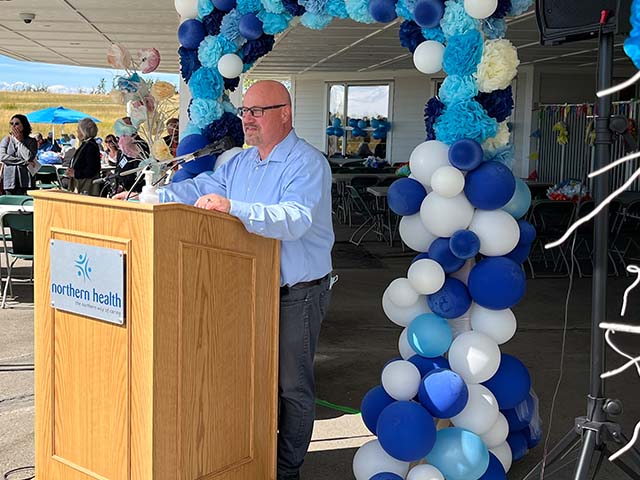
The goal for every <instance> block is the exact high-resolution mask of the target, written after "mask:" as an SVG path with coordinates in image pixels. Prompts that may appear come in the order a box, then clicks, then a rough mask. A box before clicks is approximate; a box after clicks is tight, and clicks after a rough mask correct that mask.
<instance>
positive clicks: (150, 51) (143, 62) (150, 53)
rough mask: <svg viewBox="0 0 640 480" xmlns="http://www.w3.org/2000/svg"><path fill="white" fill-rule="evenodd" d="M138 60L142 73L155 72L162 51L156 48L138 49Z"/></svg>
mask: <svg viewBox="0 0 640 480" xmlns="http://www.w3.org/2000/svg"><path fill="white" fill-rule="evenodd" d="M138 61H139V62H140V70H141V71H142V73H151V72H155V71H156V69H157V68H158V65H160V53H159V52H158V50H156V49H155V48H141V49H140V50H138Z"/></svg>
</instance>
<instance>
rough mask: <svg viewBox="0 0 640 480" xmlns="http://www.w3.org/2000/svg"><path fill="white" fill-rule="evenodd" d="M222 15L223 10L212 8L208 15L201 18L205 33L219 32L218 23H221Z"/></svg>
mask: <svg viewBox="0 0 640 480" xmlns="http://www.w3.org/2000/svg"><path fill="white" fill-rule="evenodd" d="M224 16H225V12H223V11H222V10H218V9H217V8H214V9H213V10H212V11H211V13H209V15H206V16H205V17H203V18H202V25H204V29H205V30H206V31H207V35H218V34H219V33H220V25H222V19H223V18H224Z"/></svg>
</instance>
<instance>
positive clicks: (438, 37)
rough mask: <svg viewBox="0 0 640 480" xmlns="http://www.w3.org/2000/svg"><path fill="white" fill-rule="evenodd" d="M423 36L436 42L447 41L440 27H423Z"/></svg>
mask: <svg viewBox="0 0 640 480" xmlns="http://www.w3.org/2000/svg"><path fill="white" fill-rule="evenodd" d="M422 36H423V37H424V39H425V40H433V41H434V42H440V43H445V42H446V41H447V40H446V38H445V36H444V32H443V31H442V28H440V27H434V28H423V29H422Z"/></svg>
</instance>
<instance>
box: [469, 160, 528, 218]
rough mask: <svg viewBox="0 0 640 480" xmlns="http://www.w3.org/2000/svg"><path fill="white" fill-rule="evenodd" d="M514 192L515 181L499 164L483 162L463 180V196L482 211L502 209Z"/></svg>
mask: <svg viewBox="0 0 640 480" xmlns="http://www.w3.org/2000/svg"><path fill="white" fill-rule="evenodd" d="M515 190H516V179H515V177H514V176H513V173H511V170H509V168H508V167H507V166H506V165H504V164H502V163H500V162H494V161H490V162H484V163H483V164H482V165H480V166H479V167H478V168H476V169H475V170H472V171H471V172H469V173H468V174H467V176H466V178H465V180H464V194H465V195H466V197H467V199H468V200H469V202H471V204H472V205H473V206H474V207H476V208H480V209H482V210H496V209H498V208H502V207H504V206H505V205H506V204H507V203H508V202H509V200H511V197H513V192H515Z"/></svg>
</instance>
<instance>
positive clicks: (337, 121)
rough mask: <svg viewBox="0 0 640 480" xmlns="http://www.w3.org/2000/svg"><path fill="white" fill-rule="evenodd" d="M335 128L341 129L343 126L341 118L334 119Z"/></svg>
mask: <svg viewBox="0 0 640 480" xmlns="http://www.w3.org/2000/svg"><path fill="white" fill-rule="evenodd" d="M333 126H334V127H335V128H339V127H341V126H342V120H341V119H340V118H338V117H336V118H334V119H333Z"/></svg>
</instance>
